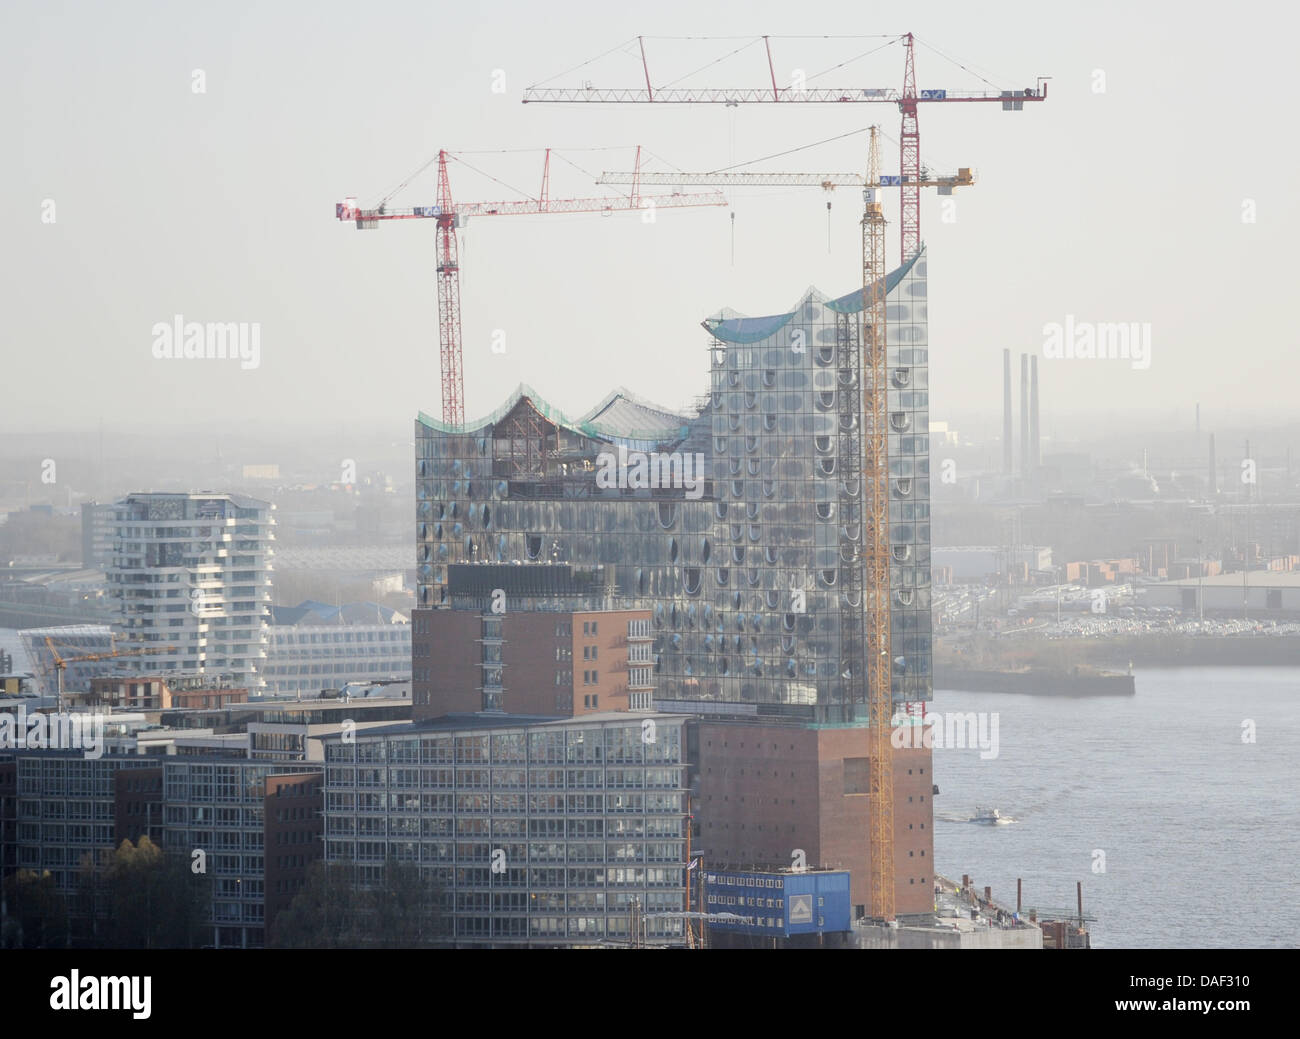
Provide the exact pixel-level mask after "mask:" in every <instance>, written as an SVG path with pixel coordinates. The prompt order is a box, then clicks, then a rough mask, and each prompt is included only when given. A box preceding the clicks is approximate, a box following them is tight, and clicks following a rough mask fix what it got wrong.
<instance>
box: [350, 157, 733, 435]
mask: <svg viewBox="0 0 1300 1039" xmlns="http://www.w3.org/2000/svg"><path fill="white" fill-rule="evenodd" d="M449 159H451V160H453V161H454V159H455V156H453V155H452V154H451V153H450V152H448V151H446V150H442V151H439V152H438V158H437V163H438V202H437V204H436V205H432V206H412V207H407V208H401V209H394V208H391V207H389V205H388V202H389V200H390V199H391V198H392V197H393V195H395V194H396V193H397V192H398V191H400V190H401V189H402V188H403V187H405V186H406V184H409V183H410V181H411V179H413V177H414V176H415V174H412V176H411V177H408V178H407V180H406V181H404V182H403V183H402V184H401V185H399V186H398V187H397V188H396V189H394V191H392V192H390V193H389V194H388V195H387V196H386V197H385V198H384V199H382V200H381V201H380V202H379V203H378V204H377V205H376V206H375V207H374V208H371V209H363V208H360V207H358V206H357V204H356V199H355V198H347V199H344V200H343V201H342V202H339V203H337V204H336V205H335V207H334V216H335V218H336V219H338V220H348V221H354V222H355V223H356V225H357V229H358V230H370V229H372V228H375V227H378V226H379V222H380V221H382V220H433V221H435V222H436V229H437V236H438V266H437V273H438V335H439V360H440V365H441V373H442V419H443V421H444V422H446V423H448V424H450V425H457V426H459V425H462V424H463V423H464V421H465V404H464V397H465V385H464V376H463V373H462V370H461V360H462V351H461V322H460V259H459V252H458V249H457V246H456V232H457V230H459V229H460V228H461V227H463V226H464V225H465V223H466V221H467V220H468V219H469V218H470V217H472V216H530V215H538V214H542V213H606V212H615V211H618V210H626V209H642V208H645V207H647V205H652V206H654V207H656V208H664V209H668V208H676V207H683V206H725V205H726V204H727V200H726V198H724V197H723V196H722V195H721V194H719V193H718V192H709V193H706V194H695V195H687V194H681V193H674V194H670V195H642V194H641V192H640V185H639V184H638V183H637V182H636V181H635V180H634V181H633V187H632V191H631V193H630V194H628V195H608V196H605V197H600V198H560V199H554V198H551V197H550V182H551V149H549V148H547V149H546V158H545V161H544V163H543V166H542V188H541V192H540V193H539V194H538V196H537V197H536V198H526V199H518V200H514V201H509V202H454V201H453V200H452V195H451V183H450V180H449V179H448V177H447V161H448V160H449ZM428 165H431V163H426V164H425V167H421V169H424V168H426V167H427V166H428ZM640 167H641V149H640V148H637V155H636V168H637V169H638V170H639V169H640ZM419 172H421V171H420V170H417V171H416V173H417V174H418V173H419Z"/></svg>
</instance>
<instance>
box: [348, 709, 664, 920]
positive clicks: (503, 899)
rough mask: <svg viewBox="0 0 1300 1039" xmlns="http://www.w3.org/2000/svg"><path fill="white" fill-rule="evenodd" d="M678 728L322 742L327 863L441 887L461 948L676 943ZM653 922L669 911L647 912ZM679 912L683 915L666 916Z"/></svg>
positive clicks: (590, 725) (455, 731)
mask: <svg viewBox="0 0 1300 1039" xmlns="http://www.w3.org/2000/svg"><path fill="white" fill-rule="evenodd" d="M683 727H684V719H682V718H680V717H674V718H667V717H663V716H657V717H656V718H655V719H654V729H653V739H652V740H647V738H646V728H645V727H644V720H643V719H636V720H635V721H627V722H585V723H584V722H576V721H574V722H549V723H543V724H534V725H524V724H519V725H512V726H503V727H499V728H495V727H494V728H492V729H475V728H472V727H467V726H466V725H460V726H454V725H453V726H448V727H445V728H438V727H436V725H435V727H432V728H425V729H421V730H412V731H409V732H403V733H400V734H391V735H384V736H374V737H368V736H365V735H363V734H361V733H358V734H357V736H356V739H355V740H353V741H351V742H347V743H345V742H343V741H342V740H334V741H331V742H329V743H328V744H327V745H326V748H325V854H326V858H327V859H330V860H331V861H335V862H352V863H355V864H356V865H357V867H358V869H359V871H360V875H361V877H362V879H363V882H373V881H377V880H378V879H379V876H380V872H381V871H382V869H383V866H384V863H385V862H386V861H388V860H389V859H390V858H391V859H395V860H397V861H398V862H406V863H411V864H414V865H418V868H419V870H420V873H421V875H422V876H423V877H425V878H426V879H427V880H428V881H429V882H430V883H431V884H436V885H437V886H438V887H439V889H440V890H441V893H442V897H443V905H442V908H443V911H444V912H445V913H446V914H447V916H448V917H449V918H450V920H451V925H450V927H449V929H448V937H449V938H454V939H456V940H458V941H460V940H476V939H478V940H484V941H509V942H514V941H529V942H538V943H541V944H574V943H578V944H585V943H587V942H589V941H600V940H602V939H606V938H611V939H616V940H623V939H627V938H628V937H630V935H631V933H632V917H633V907H634V906H636V907H639V909H640V910H641V911H642V912H645V913H646V914H647V920H646V929H647V935H648V936H649V937H651V938H659V939H680V938H681V937H682V935H683V934H684V933H685V928H684V923H683V920H682V917H681V916H680V913H681V912H682V910H683V909H684V907H685V898H686V893H685V880H684V872H685V843H686V842H685V832H686V831H685V827H686V808H685V801H686V792H685V775H684V773H685V765H684V762H683V758H682V748H683V742H684V741H683ZM655 913H660V914H665V915H660V916H654V915H652V914H655ZM670 913H675V914H678V915H666V914H670Z"/></svg>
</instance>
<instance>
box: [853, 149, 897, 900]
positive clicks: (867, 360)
mask: <svg viewBox="0 0 1300 1039" xmlns="http://www.w3.org/2000/svg"><path fill="white" fill-rule="evenodd" d="M879 185H880V147H879V140H878V135H877V127H874V126H873V127H872V128H871V148H870V151H869V153H868V158H867V178H866V184H865V186H864V187H863V190H862V194H863V200H864V202H865V206H864V211H863V214H862V293H863V308H862V325H861V335H860V336H859V339H858V341H859V343H861V344H862V364H861V371H862V375H863V378H862V384H863V390H862V392H863V394H864V397H863V407H862V415H863V427H864V429H863V453H864V456H865V457H864V458H863V481H862V483H863V487H864V488H865V496H864V497H865V500H864V503H863V508H864V516H863V520H864V546H863V554H864V557H865V560H864V561H865V563H866V567H865V570H866V574H865V578H866V587H865V589H864V592H863V607H864V610H865V613H866V617H865V626H864V630H865V635H866V647H865V648H866V654H865V655H866V662H867V691H866V692H867V720H868V723H869V725H870V731H869V735H868V738H869V739H870V741H871V749H870V752H869V754H868V757H869V760H870V792H869V795H868V817H869V829H870V840H871V885H870V886H871V915H872V917H874V918H875V919H877V920H893V919H894V762H893V745H892V742H891V740H890V727H891V724H892V719H893V714H894V696H893V683H892V664H891V661H892V656H891V654H890V645H889V643H890V617H889V458H888V448H889V437H888V434H887V432H886V416H887V411H888V407H887V404H888V391H887V389H886V385H887V379H886V375H887V372H886V368H887V364H888V362H887V337H886V333H885V216H884V213H883V212H882V210H881V207H880V197H879V196H880V187H879Z"/></svg>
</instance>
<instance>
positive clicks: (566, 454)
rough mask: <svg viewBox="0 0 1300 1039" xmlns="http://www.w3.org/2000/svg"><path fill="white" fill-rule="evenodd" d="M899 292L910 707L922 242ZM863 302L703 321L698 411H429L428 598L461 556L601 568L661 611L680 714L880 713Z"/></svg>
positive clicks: (891, 408) (424, 571)
mask: <svg viewBox="0 0 1300 1039" xmlns="http://www.w3.org/2000/svg"><path fill="white" fill-rule="evenodd" d="M886 289H887V296H886V300H887V315H886V320H887V345H888V364H889V375H888V385H887V387H886V390H887V393H888V414H889V426H890V428H889V446H888V450H889V458H890V481H889V487H890V542H891V560H890V565H891V575H890V577H891V596H890V601H891V604H892V614H891V619H892V648H893V656H894V683H893V684H894V699H895V701H896V702H900V703H901V702H904V701H918V700H926V699H929V698H930V697H931V674H930V658H931V644H930V639H931V629H930V514H929V508H930V492H929V478H930V477H929V436H928V430H929V420H928V404H929V401H928V397H929V390H928V352H929V351H928V342H927V327H926V258H925V252H924V250H922V252H921V253H920V254H919V255H918V256H917V257H916V258H915V259H913V260H912V261H911V262H910V263H908V264H907V265H905V266H904V267H902V268H899V269H897V270H895V271H893V272H891V273H890V274H889V275H887V278H886ZM861 312H862V292H861V290H856V291H854V292H851V293H849V294H847V295H845V296H842V297H840V298H838V299H833V300H831V299H826V298H825V297H823V296H821V295H820V294H819V293H817V292H816V291H815V290H812V291H810V292H809V293H808V294H807V295H806V296H805V297H804V298H803V299H802V300H801V301H800V302H799V304H798V306H797V307H795V309H794V310H792V311H789V312H786V313H783V314H778V315H773V316H771V317H762V318H739V317H729V316H725V315H719V316H718V317H715V318H712V319H710V320H708V321H706V322H705V327H706V329H707V330H708V331H709V333H710V334H711V336H712V350H711V361H710V373H709V374H710V382H709V386H708V390H709V393H708V400H707V404H705V405H703V406H702V408H701V409H700V410H699V412H698V413H697V414H694V415H685V416H684V415H678V414H675V413H672V412H667V411H664V410H662V409H656V408H654V407H653V406H650V405H647V404H645V403H644V402H641V401H637V400H635V399H633V398H631V397H630V395H627V394H622V395H615V396H614V397H611V398H609V399H608V400H607V401H606V402H604V403H603V404H602V405H601V406H600V407H598V408H597V409H595V411H593V412H592V413H591V414H589V415H587V416H584V417H582V418H580V419H569V418H567V417H565V416H563V415H561V414H559V413H558V412H557V411H555V410H554V409H552V408H550V407H549V406H548V405H547V404H546V403H545V402H544V401H542V400H541V399H540V398H538V397H536V396H535V395H533V394H531V393H530V392H529V391H527V390H526V388H523V389H521V390H520V392H519V393H518V394H517V395H516V396H515V397H514V398H513V399H512V400H511V401H509V402H508V403H507V404H506V406H505V407H503V408H502V409H501V410H500V411H499V412H498V414H497V415H495V416H493V417H491V418H490V419H488V420H486V421H485V422H483V423H480V424H478V425H477V426H476V427H475V428H473V429H471V430H468V431H465V430H459V429H452V428H449V427H446V426H443V425H442V424H441V423H438V422H436V421H434V420H432V419H429V418H427V417H424V416H421V418H420V419H419V420H418V421H417V423H416V431H415V432H416V445H417V459H416V466H417V538H416V551H417V582H418V592H417V594H418V603H417V606H418V607H419V608H447V607H449V606H450V605H451V596H450V593H449V590H448V568H449V567H450V565H451V564H455V563H516V562H517V563H519V564H521V565H545V564H547V563H564V564H581V565H586V566H599V567H603V568H605V569H606V571H607V572H610V571H612V573H613V585H612V587H613V592H612V597H611V602H610V604H609V605H610V607H611V608H615V609H637V608H643V609H649V610H650V611H651V618H652V619H651V629H652V635H653V639H654V641H653V646H652V661H653V669H654V673H655V685H656V696H655V699H656V703H657V704H658V705H660V706H661V707H664V706H667V707H671V708H672V709H688V705H699V704H708V703H712V704H715V705H719V706H720V705H724V704H727V705H730V704H737V705H753V706H751V707H749V710H761V711H763V712H764V713H774V714H788V715H791V716H793V717H798V718H803V719H808V720H818V721H825V722H836V721H849V720H853V719H857V718H861V717H863V715H864V714H865V692H866V691H865V679H866V675H865V668H864V667H863V665H862V660H863V646H862V631H863V623H862V620H863V618H862V611H861V605H862V591H861V589H862V581H863V563H862V545H863V533H864V532H863V529H862V522H861V517H862V508H861V506H862V501H861V495H862V493H863V482H862V479H861V465H862V458H863V454H862V437H861V428H862V422H863V398H862V393H863V380H862V377H861V375H862V373H861V371H860V363H861V362H860V356H859V355H860V347H859V343H860V341H861V330H860V327H859V324H860V321H861ZM615 457H616V458H617V460H618V463H619V465H620V467H621V468H620V478H619V479H618V480H616V481H611V480H610V479H609V478H608V466H609V463H610V460H611V459H613V458H615ZM639 457H643V458H645V459H646V460H647V461H648V466H647V468H648V471H649V473H650V474H651V475H650V477H649V478H648V479H647V478H646V477H645V475H644V473H645V470H644V469H643V470H642V476H641V479H639V480H638V479H637V476H636V475H635V473H636V468H635V467H636V464H637V461H638V458H639ZM693 462H695V463H698V466H697V467H693V465H692V463H693ZM624 473H625V474H626V478H624ZM692 473H694V474H696V475H698V476H699V477H700V479H699V483H698V484H693V483H692V482H691V480H690V475H691V474H692ZM656 477H658V478H656ZM516 608H525V609H527V608H536V609H544V608H547V606H546V604H545V603H544V602H541V601H537V602H534V603H531V604H516ZM416 692H417V699H418V697H419V690H418V689H417V691H416Z"/></svg>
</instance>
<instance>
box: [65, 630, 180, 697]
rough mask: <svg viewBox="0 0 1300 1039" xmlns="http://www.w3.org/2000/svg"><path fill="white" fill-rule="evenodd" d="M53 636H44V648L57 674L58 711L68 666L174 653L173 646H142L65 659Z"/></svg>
mask: <svg viewBox="0 0 1300 1039" xmlns="http://www.w3.org/2000/svg"><path fill="white" fill-rule="evenodd" d="M54 639H55V636H53V635H46V636H45V646H46V648H47V649H48V650H49V651H50V655H51V656H52V657H53V658H54V669H55V671H57V672H58V676H59V687H58V709H59V710H60V711H62V710H63V672H64V671H66V670H67V668H68V665H69V664H84V663H88V662H90V661H92V660H111V659H113V658H114V657H140V656H146V655H148V654H150V653H175V652H176V647H175V646H143V647H140V648H137V649H116V648H115V649H112V650H110V651H109V652H107V653H84V654H81V655H80V656H75V657H65V656H61V655H60V654H59V651H58V649H57V648H56V647H55V645H54Z"/></svg>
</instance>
